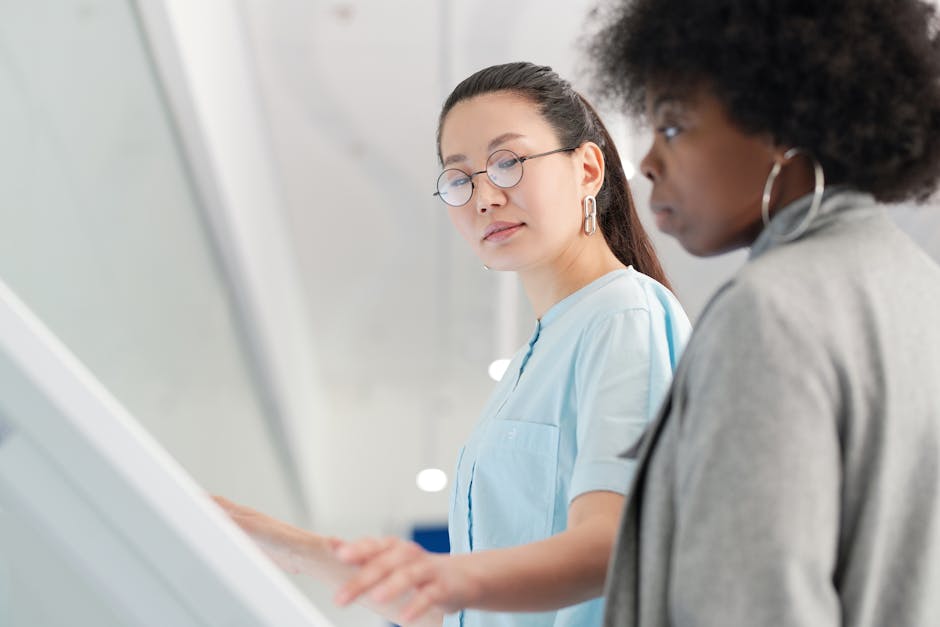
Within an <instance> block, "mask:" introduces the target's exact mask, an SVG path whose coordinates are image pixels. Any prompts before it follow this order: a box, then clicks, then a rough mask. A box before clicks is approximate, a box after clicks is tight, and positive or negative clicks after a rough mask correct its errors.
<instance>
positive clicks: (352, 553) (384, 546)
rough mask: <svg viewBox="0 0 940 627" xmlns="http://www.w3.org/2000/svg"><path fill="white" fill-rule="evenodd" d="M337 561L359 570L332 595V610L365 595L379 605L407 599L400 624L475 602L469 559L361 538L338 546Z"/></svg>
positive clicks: (475, 580)
mask: <svg viewBox="0 0 940 627" xmlns="http://www.w3.org/2000/svg"><path fill="white" fill-rule="evenodd" d="M335 553H336V556H337V557H338V558H339V559H340V560H341V561H343V562H345V563H346V564H350V565H354V566H359V567H360V568H359V569H358V570H357V572H356V574H355V575H354V576H353V577H351V578H350V579H349V580H348V581H346V583H345V584H343V586H342V587H341V588H340V590H339V591H338V592H337V593H336V596H335V601H336V603H337V605H340V606H344V605H348V604H349V603H352V602H353V601H354V600H356V599H357V598H358V597H360V596H362V595H363V594H366V593H369V596H370V597H371V599H372V600H373V601H375V602H378V603H388V602H391V601H393V600H396V599H399V598H400V597H403V596H405V595H408V594H409V593H411V594H410V598H409V600H408V603H407V605H406V606H405V609H404V610H403V611H402V613H401V616H400V622H402V623H410V622H412V621H417V620H418V619H420V618H422V617H424V616H425V615H426V614H427V613H428V612H430V611H433V609H434V608H438V609H440V610H442V611H444V612H446V613H450V612H456V611H457V610H460V609H463V608H465V607H468V606H469V605H470V604H471V603H473V601H474V600H476V599H477V598H479V597H480V594H481V585H480V583H479V581H478V578H477V577H475V576H474V573H473V571H472V570H471V569H470V568H468V566H469V565H470V562H468V560H467V559H466V558H468V557H470V556H464V555H461V556H452V555H440V554H435V553H429V552H428V551H425V550H424V549H422V548H421V547H420V546H418V545H417V544H415V543H414V542H408V541H405V540H402V539H400V538H385V539H382V540H377V539H366V540H360V541H358V542H351V543H345V544H341V545H339V546H338V548H337V549H336V551H335Z"/></svg>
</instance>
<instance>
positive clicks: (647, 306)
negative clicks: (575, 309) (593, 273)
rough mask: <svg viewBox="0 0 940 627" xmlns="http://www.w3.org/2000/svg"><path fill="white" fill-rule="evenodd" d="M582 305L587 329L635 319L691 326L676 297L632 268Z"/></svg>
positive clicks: (619, 274) (650, 278)
mask: <svg viewBox="0 0 940 627" xmlns="http://www.w3.org/2000/svg"><path fill="white" fill-rule="evenodd" d="M580 305H581V309H582V312H581V313H582V316H583V319H584V320H585V322H586V325H585V326H598V325H600V326H603V325H605V324H612V323H616V321H618V320H622V319H623V318H624V317H634V316H638V317H642V318H646V319H650V318H670V319H676V320H679V321H684V322H685V323H686V324H687V323H688V318H687V317H686V315H685V312H684V311H683V309H682V305H680V304H679V301H678V300H677V299H676V297H675V295H674V294H673V293H672V292H671V291H669V290H668V289H667V288H666V287H665V286H663V285H662V284H661V283H659V282H658V281H656V280H655V279H653V278H652V277H649V276H647V275H645V274H642V273H640V272H637V271H636V270H634V269H633V268H632V267H630V268H627V269H626V270H622V271H620V272H618V273H617V274H616V276H615V277H614V278H613V279H612V280H611V281H609V282H608V283H607V284H605V285H604V286H603V287H602V288H601V289H599V290H597V291H596V292H594V293H593V294H591V295H590V296H589V297H588V298H586V299H585V300H584V301H583V302H582V303H580ZM641 314H642V315H641Z"/></svg>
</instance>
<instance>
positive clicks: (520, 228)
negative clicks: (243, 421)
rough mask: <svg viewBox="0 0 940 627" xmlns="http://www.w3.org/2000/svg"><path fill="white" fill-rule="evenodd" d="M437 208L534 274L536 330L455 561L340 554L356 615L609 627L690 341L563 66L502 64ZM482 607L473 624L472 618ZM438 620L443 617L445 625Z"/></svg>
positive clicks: (494, 266)
mask: <svg viewBox="0 0 940 627" xmlns="http://www.w3.org/2000/svg"><path fill="white" fill-rule="evenodd" d="M438 156H439V158H440V161H441V164H442V166H443V171H442V172H441V174H440V176H439V177H438V179H437V190H436V192H435V195H436V196H438V197H440V199H441V200H442V201H443V202H444V203H445V204H446V206H447V209H448V211H449V214H450V217H451V220H452V221H453V223H454V226H455V227H456V229H457V231H458V232H459V233H460V234H461V235H462V236H463V238H464V239H465V240H466V241H467V244H468V245H469V246H470V247H471V248H472V250H473V251H474V252H475V253H476V254H477V255H478V256H479V258H480V259H481V261H482V262H483V264H485V266H486V267H488V268H489V269H491V270H494V271H513V272H516V273H518V275H519V278H520V279H521V282H522V284H523V287H524V289H525V291H526V294H527V296H528V299H529V301H530V303H531V305H532V308H533V310H534V312H535V317H536V322H535V329H534V331H533V333H532V336H531V337H530V338H529V340H528V342H526V343H525V345H524V346H523V347H522V348H521V349H520V350H519V352H518V353H516V355H515V357H514V358H513V359H512V361H511V363H510V365H509V367H508V369H507V371H506V373H505V375H504V376H503V378H502V380H501V381H500V382H499V384H498V385H497V386H496V389H495V391H494V392H493V395H492V397H491V399H490V401H489V402H488V404H487V405H486V406H485V408H484V410H483V414H482V416H481V418H480V421H479V423H478V425H477V428H476V430H475V431H474V433H473V434H472V435H471V437H470V439H469V440H468V442H467V443H466V446H464V447H463V449H462V450H461V451H460V453H459V456H458V460H457V472H456V477H455V480H454V489H453V496H452V503H451V510H450V521H449V522H450V525H449V526H450V539H451V551H452V553H451V555H447V556H444V555H434V554H430V553H426V552H425V551H423V550H422V549H421V548H420V547H418V546H417V545H415V544H413V543H410V542H406V541H404V540H400V539H394V538H391V539H384V540H364V541H360V542H357V543H352V544H347V545H342V546H339V547H338V550H337V555H338V556H339V557H340V558H341V559H342V560H343V561H345V562H346V563H347V564H351V565H357V566H361V568H360V569H359V570H358V571H357V573H356V574H355V575H354V576H353V577H352V578H351V579H350V580H349V581H347V582H346V584H345V585H344V586H343V587H342V589H341V590H340V591H339V592H338V593H337V596H336V600H337V602H338V603H340V604H346V603H350V602H352V601H353V600H355V599H357V598H360V597H363V596H364V597H365V598H368V599H370V600H371V601H372V602H377V603H380V604H381V603H391V602H394V601H395V600H396V599H400V598H401V597H403V596H408V601H407V602H406V607H405V610H404V612H403V613H402V614H401V615H400V616H398V618H399V619H400V620H401V621H402V622H403V623H405V624H410V623H412V622H413V621H417V620H425V619H427V617H429V616H430V617H436V622H437V624H440V618H441V614H442V610H443V611H446V612H451V613H450V614H448V616H447V617H446V618H445V619H444V623H445V624H446V625H455V626H456V625H462V626H463V627H476V626H487V627H497V626H507V627H508V626H519V627H521V626H531V627H536V626H539V627H541V626H545V627H549V626H561V625H566V626H568V625H571V626H578V627H587V626H590V625H599V624H600V622H601V618H602V612H603V608H602V600H601V599H599V598H598V597H600V596H601V594H602V592H603V583H604V576H605V573H606V570H607V563H608V560H609V558H610V555H611V550H612V546H613V541H614V537H615V531H616V529H617V524H618V520H619V516H620V511H621V509H622V506H623V495H624V493H625V492H626V491H627V489H628V487H629V484H630V480H631V473H632V462H630V461H628V460H625V459H623V458H621V457H620V454H621V453H622V452H623V451H624V450H625V449H626V448H628V447H629V446H630V445H631V444H633V443H634V442H635V441H636V440H637V438H638V437H639V435H640V433H641V432H642V431H643V429H644V427H645V426H646V424H647V423H648V421H649V419H650V418H651V417H652V416H653V415H654V413H655V412H656V410H657V408H658V406H659V403H660V399H661V397H662V395H663V394H664V393H665V390H666V389H667V388H668V386H669V383H670V381H671V379H672V373H673V369H674V368H675V367H676V364H677V362H678V360H679V355H680V352H681V350H682V347H683V345H684V343H685V340H686V338H687V336H688V335H689V332H690V328H689V323H688V320H687V319H686V316H685V314H684V313H683V311H682V309H681V307H680V306H679V304H678V302H677V301H676V299H675V298H674V297H673V295H672V293H671V292H670V291H669V289H668V287H667V283H666V279H665V276H664V274H663V271H662V269H661V267H660V264H659V261H658V260H657V259H656V256H655V254H654V252H653V247H652V245H651V244H650V242H649V240H648V239H647V236H646V233H645V232H644V230H643V227H642V225H641V224H640V221H639V219H638V216H637V213H636V210H635V208H634V206H633V202H632V199H631V195H630V190H629V188H628V186H627V180H626V177H625V176H624V172H623V168H622V165H621V162H620V158H619V156H618V154H617V150H616V148H615V146H614V143H613V141H612V140H611V138H610V135H609V134H608V132H607V130H606V129H605V128H604V125H603V124H602V122H601V121H600V119H599V118H598V116H597V114H596V113H595V111H594V110H593V108H592V107H591V106H590V105H589V104H588V103H587V102H586V101H585V100H584V99H583V98H582V97H581V96H580V95H579V94H578V93H577V92H575V91H574V90H573V89H572V87H571V86H570V84H568V83H567V82H566V81H564V80H562V79H561V78H560V77H559V76H558V75H557V74H556V73H555V72H553V71H552V70H551V68H548V67H540V66H536V65H532V64H530V63H512V64H507V65H500V66H494V67H489V68H486V69H484V70H481V71H480V72H477V73H476V74H474V75H472V76H470V77H469V78H467V79H466V80H464V81H463V82H462V83H460V84H459V85H458V86H457V87H456V88H455V89H454V91H453V93H452V94H451V95H450V97H449V98H448V99H447V101H446V103H445V104H444V107H443V111H442V113H441V116H440V122H439V127H438ZM466 608H473V609H466ZM431 620H432V622H433V621H434V620H435V619H434V618H432V619H431Z"/></svg>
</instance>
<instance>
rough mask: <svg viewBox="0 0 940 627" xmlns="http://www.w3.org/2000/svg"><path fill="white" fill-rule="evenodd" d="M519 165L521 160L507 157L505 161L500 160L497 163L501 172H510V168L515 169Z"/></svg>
mask: <svg viewBox="0 0 940 627" xmlns="http://www.w3.org/2000/svg"><path fill="white" fill-rule="evenodd" d="M518 163H519V159H517V158H516V157H506V158H505V159H500V160H499V161H497V162H496V167H498V168H499V169H500V170H508V169H509V168H512V167H515V166H516V165H517V164H518Z"/></svg>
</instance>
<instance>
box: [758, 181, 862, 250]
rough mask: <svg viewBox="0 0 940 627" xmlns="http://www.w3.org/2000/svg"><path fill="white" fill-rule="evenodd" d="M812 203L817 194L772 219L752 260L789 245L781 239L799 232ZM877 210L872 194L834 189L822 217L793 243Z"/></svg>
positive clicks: (824, 199)
mask: <svg viewBox="0 0 940 627" xmlns="http://www.w3.org/2000/svg"><path fill="white" fill-rule="evenodd" d="M812 203H813V194H811V193H810V194H806V195H805V196H802V197H801V198H798V199H796V200H794V201H793V202H791V203H790V204H789V205H787V206H786V207H783V208H782V209H780V210H779V211H778V212H777V213H776V215H774V217H773V218H771V220H770V224H768V225H767V226H766V227H764V230H763V231H761V232H760V235H758V236H757V239H756V240H754V243H753V244H752V245H751V252H750V254H749V255H748V259H755V258H757V257H759V256H760V255H762V254H764V253H765V252H767V251H768V250H772V249H774V248H776V247H777V246H780V245H781V244H785V243H787V242H785V241H781V238H782V237H784V236H785V235H786V234H787V233H792V232H793V231H794V230H796V229H797V228H799V225H800V223H801V222H802V221H803V220H804V218H806V215H807V214H808V213H809V209H810V207H811V206H812ZM876 208H877V202H876V201H875V199H874V198H873V197H872V196H871V194H867V193H864V192H859V191H855V190H852V189H849V188H847V187H844V186H833V187H830V188H828V189H826V190H825V191H824V192H823V197H822V202H821V203H820V206H819V213H818V214H817V215H816V217H815V218H813V220H812V221H811V222H810V224H809V226H808V227H807V228H806V230H805V231H804V232H803V234H802V235H800V236H799V237H798V238H796V240H792V241H798V240H800V239H803V238H805V237H806V236H807V235H809V234H811V233H813V232H814V231H816V230H818V229H820V228H821V227H823V226H825V225H827V224H831V223H832V222H835V221H838V220H845V219H850V218H853V217H859V216H861V215H862V214H867V213H870V212H871V211H872V210H874V209H876Z"/></svg>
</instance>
